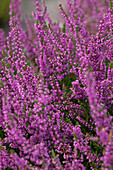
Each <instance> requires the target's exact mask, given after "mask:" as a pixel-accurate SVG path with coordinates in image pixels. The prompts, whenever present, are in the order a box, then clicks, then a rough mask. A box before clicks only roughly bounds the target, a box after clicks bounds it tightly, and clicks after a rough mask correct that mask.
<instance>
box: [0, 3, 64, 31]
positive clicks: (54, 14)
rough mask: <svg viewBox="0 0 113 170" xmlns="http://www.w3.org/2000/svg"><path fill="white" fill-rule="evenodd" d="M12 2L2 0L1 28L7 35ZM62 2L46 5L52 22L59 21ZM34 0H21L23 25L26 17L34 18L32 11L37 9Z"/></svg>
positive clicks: (0, 8) (0, 5) (0, 9)
mask: <svg viewBox="0 0 113 170" xmlns="http://www.w3.org/2000/svg"><path fill="white" fill-rule="evenodd" d="M10 1H11V0H0V28H2V29H3V30H4V31H5V33H6V34H7V33H8V31H9V26H8V21H9V15H8V13H9V4H10ZM61 1H62V0H46V5H47V8H48V11H49V14H50V17H51V18H52V20H53V21H54V22H55V21H58V20H59V18H60V14H59V11H58V4H59V3H60V2H61ZM63 1H65V0H63ZM33 2H34V0H21V10H22V14H23V24H24V20H25V17H26V16H28V17H30V16H32V11H35V7H34V4H33Z"/></svg>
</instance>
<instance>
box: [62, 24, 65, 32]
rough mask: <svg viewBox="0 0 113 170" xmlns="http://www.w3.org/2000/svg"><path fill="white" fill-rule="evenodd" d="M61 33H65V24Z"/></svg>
mask: <svg viewBox="0 0 113 170" xmlns="http://www.w3.org/2000/svg"><path fill="white" fill-rule="evenodd" d="M62 32H63V33H65V32H66V25H65V23H64V24H63V28H62Z"/></svg>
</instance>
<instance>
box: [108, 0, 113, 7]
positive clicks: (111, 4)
mask: <svg viewBox="0 0 113 170" xmlns="http://www.w3.org/2000/svg"><path fill="white" fill-rule="evenodd" d="M109 2H110V7H111V9H112V7H113V2H112V0H109Z"/></svg>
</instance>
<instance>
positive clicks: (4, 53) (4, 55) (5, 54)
mask: <svg viewBox="0 0 113 170" xmlns="http://www.w3.org/2000/svg"><path fill="white" fill-rule="evenodd" d="M6 56H7V53H6V52H5V50H4V49H3V57H4V58H5V57H6Z"/></svg>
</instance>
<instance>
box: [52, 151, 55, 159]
mask: <svg viewBox="0 0 113 170" xmlns="http://www.w3.org/2000/svg"><path fill="white" fill-rule="evenodd" d="M52 156H53V158H55V151H54V150H53V149H52Z"/></svg>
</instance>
